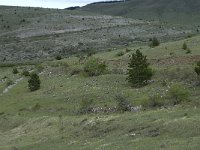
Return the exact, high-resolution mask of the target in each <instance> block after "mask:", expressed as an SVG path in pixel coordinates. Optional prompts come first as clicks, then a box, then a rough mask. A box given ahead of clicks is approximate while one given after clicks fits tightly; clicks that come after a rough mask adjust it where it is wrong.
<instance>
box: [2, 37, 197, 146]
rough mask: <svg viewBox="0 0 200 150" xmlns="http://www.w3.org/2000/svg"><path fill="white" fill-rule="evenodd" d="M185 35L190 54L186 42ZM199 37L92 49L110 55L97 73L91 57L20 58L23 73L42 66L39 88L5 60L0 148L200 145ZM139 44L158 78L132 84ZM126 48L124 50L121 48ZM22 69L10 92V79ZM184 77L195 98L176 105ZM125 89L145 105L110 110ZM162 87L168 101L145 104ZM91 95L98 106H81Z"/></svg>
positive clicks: (128, 97) (134, 100) (184, 84)
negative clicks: (130, 68) (89, 66)
mask: <svg viewBox="0 0 200 150" xmlns="http://www.w3.org/2000/svg"><path fill="white" fill-rule="evenodd" d="M184 42H185V43H187V45H188V48H189V49H190V50H191V53H190V54H187V53H186V51H185V50H183V49H182V45H183V43H184ZM199 42H200V37H199V36H196V37H192V38H187V39H184V40H180V41H177V42H168V43H161V45H160V46H158V47H156V48H150V47H149V46H139V47H137V46H127V47H126V48H125V49H121V48H120V49H117V50H115V51H110V50H109V51H107V52H102V53H98V54H95V55H93V56H92V57H95V58H99V59H100V60H101V61H105V63H106V64H107V66H108V68H107V69H108V70H107V72H106V73H105V74H103V75H100V76H94V77H88V76H86V75H85V74H84V72H83V68H84V64H85V62H87V60H88V59H89V58H85V59H82V58H80V57H69V58H66V59H62V60H53V61H44V62H43V63H41V64H39V65H36V66H35V65H25V66H23V65H20V66H16V67H17V68H18V70H19V72H20V73H21V72H22V71H23V70H24V69H27V70H38V69H39V70H41V68H43V70H42V71H41V73H40V79H41V89H40V90H38V91H35V92H30V91H29V90H28V88H27V80H28V78H27V77H22V76H21V75H20V73H19V74H15V75H14V74H13V73H12V69H13V67H8V66H4V67H3V66H2V67H0V78H1V79H2V80H1V82H0V90H1V91H0V93H2V94H1V96H0V135H1V136H0V148H1V149H34V150H45V149H48V150H49V149H52V150H53V149H66V147H67V148H69V149H113V150H114V149H132V148H133V147H134V149H138V150H141V149H144V150H145V149H148V150H149V149H152V150H153V149H167V150H168V149H169V150H171V149H175V150H179V149H180V150H183V149H185V150H188V149H192V150H193V149H199V147H200V145H199V144H200V143H199V139H200V137H199V134H200V130H199V123H200V120H199V115H200V112H199V107H200V103H199V98H200V94H199V93H200V87H199V86H197V85H198V84H197V83H198V78H197V75H196V74H195V72H194V65H195V63H196V62H197V61H199V60H200V51H199V48H200V46H199V44H198V43H199ZM136 49H140V50H141V51H142V52H143V53H144V54H145V55H147V58H148V61H149V62H150V63H151V67H152V68H153V70H154V76H153V78H152V81H153V82H152V83H150V84H149V85H147V86H145V87H143V88H133V87H131V86H130V85H129V84H128V83H127V81H126V77H127V75H126V69H127V64H128V62H129V55H130V54H132V53H133V52H135V51H136ZM121 52H123V55H118V54H119V53H121ZM21 77H22V78H23V79H22V80H21V81H19V82H17V83H16V84H14V86H13V87H12V88H10V89H9V90H8V92H4V91H5V89H6V88H7V84H6V83H7V82H8V80H9V79H10V80H12V81H16V80H17V79H19V78H21ZM177 83H178V84H180V85H181V86H182V87H179V88H180V89H182V88H184V89H186V90H187V91H188V92H189V98H188V99H187V100H186V101H183V102H182V103H181V104H179V105H175V106H174V105H171V104H170V102H171V101H172V100H174V98H173V97H171V95H170V93H169V91H170V88H171V87H173V85H175V84H177ZM178 90H179V89H178ZM182 90H183V89H182ZM183 91H184V90H183ZM118 94H120V95H122V96H123V97H124V98H125V99H126V100H127V101H129V102H130V103H131V104H132V105H133V106H135V107H136V106H139V107H138V109H137V110H136V111H133V112H125V113H120V112H112V111H110V109H111V110H112V109H113V108H115V107H116V106H117V101H116V99H115V97H116V95H118ZM156 95H159V96H161V99H160V98H159V100H161V102H162V103H163V102H166V103H169V105H164V106H163V107H159V106H158V107H153V108H151V107H150V108H149V107H146V105H145V104H146V103H148V101H150V100H152V99H157V98H158V97H154V96H156ZM152 96H153V97H152ZM88 100H89V101H90V102H91V106H92V107H93V108H94V109H96V110H98V111H97V112H96V113H89V114H87V115H86V114H79V113H78V112H79V110H80V108H81V106H82V102H83V101H88ZM101 108H102V109H103V110H104V111H101V110H102V109H101ZM109 108H110V109H109Z"/></svg>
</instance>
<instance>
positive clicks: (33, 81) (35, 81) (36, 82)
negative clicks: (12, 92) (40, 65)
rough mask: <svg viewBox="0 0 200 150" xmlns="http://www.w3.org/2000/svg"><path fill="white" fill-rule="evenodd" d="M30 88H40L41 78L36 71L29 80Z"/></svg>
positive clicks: (34, 89)
mask: <svg viewBox="0 0 200 150" xmlns="http://www.w3.org/2000/svg"><path fill="white" fill-rule="evenodd" d="M28 88H29V89H30V90H31V91H36V90H38V89H40V78H39V76H38V75H37V74H36V73H33V74H31V76H30V79H29V80H28Z"/></svg>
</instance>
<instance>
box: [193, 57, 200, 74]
mask: <svg viewBox="0 0 200 150" xmlns="http://www.w3.org/2000/svg"><path fill="white" fill-rule="evenodd" d="M194 71H195V72H196V74H197V75H198V76H200V61H199V62H197V64H196V67H195V69H194Z"/></svg>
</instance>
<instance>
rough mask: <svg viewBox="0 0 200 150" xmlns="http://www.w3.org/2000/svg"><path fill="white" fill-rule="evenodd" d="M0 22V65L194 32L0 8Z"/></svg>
mask: <svg viewBox="0 0 200 150" xmlns="http://www.w3.org/2000/svg"><path fill="white" fill-rule="evenodd" d="M0 21H1V24H0V54H1V56H2V57H1V58H0V61H1V62H11V61H15V62H16V61H28V60H35V59H47V58H52V57H55V56H56V55H57V54H60V55H62V56H64V57H68V56H71V55H76V54H79V55H81V54H83V53H89V52H91V51H94V52H96V51H106V50H108V49H115V48H117V47H125V46H127V45H136V44H141V43H147V44H148V42H149V39H151V38H153V37H157V38H158V39H159V40H160V41H162V42H164V41H170V40H175V39H181V38H184V37H187V36H188V35H190V34H192V33H195V31H194V30H193V29H191V28H187V27H181V26H175V25H174V26H171V27H169V26H166V25H164V24H161V23H159V22H157V21H154V22H150V21H144V20H137V19H129V18H122V17H112V16H105V15H94V14H90V13H88V12H81V11H69V10H54V9H40V8H19V7H1V9H0Z"/></svg>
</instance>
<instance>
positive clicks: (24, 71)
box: [22, 70, 30, 77]
mask: <svg viewBox="0 0 200 150" xmlns="http://www.w3.org/2000/svg"><path fill="white" fill-rule="evenodd" d="M22 75H23V76H25V77H28V76H30V73H29V71H27V70H23V72H22Z"/></svg>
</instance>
